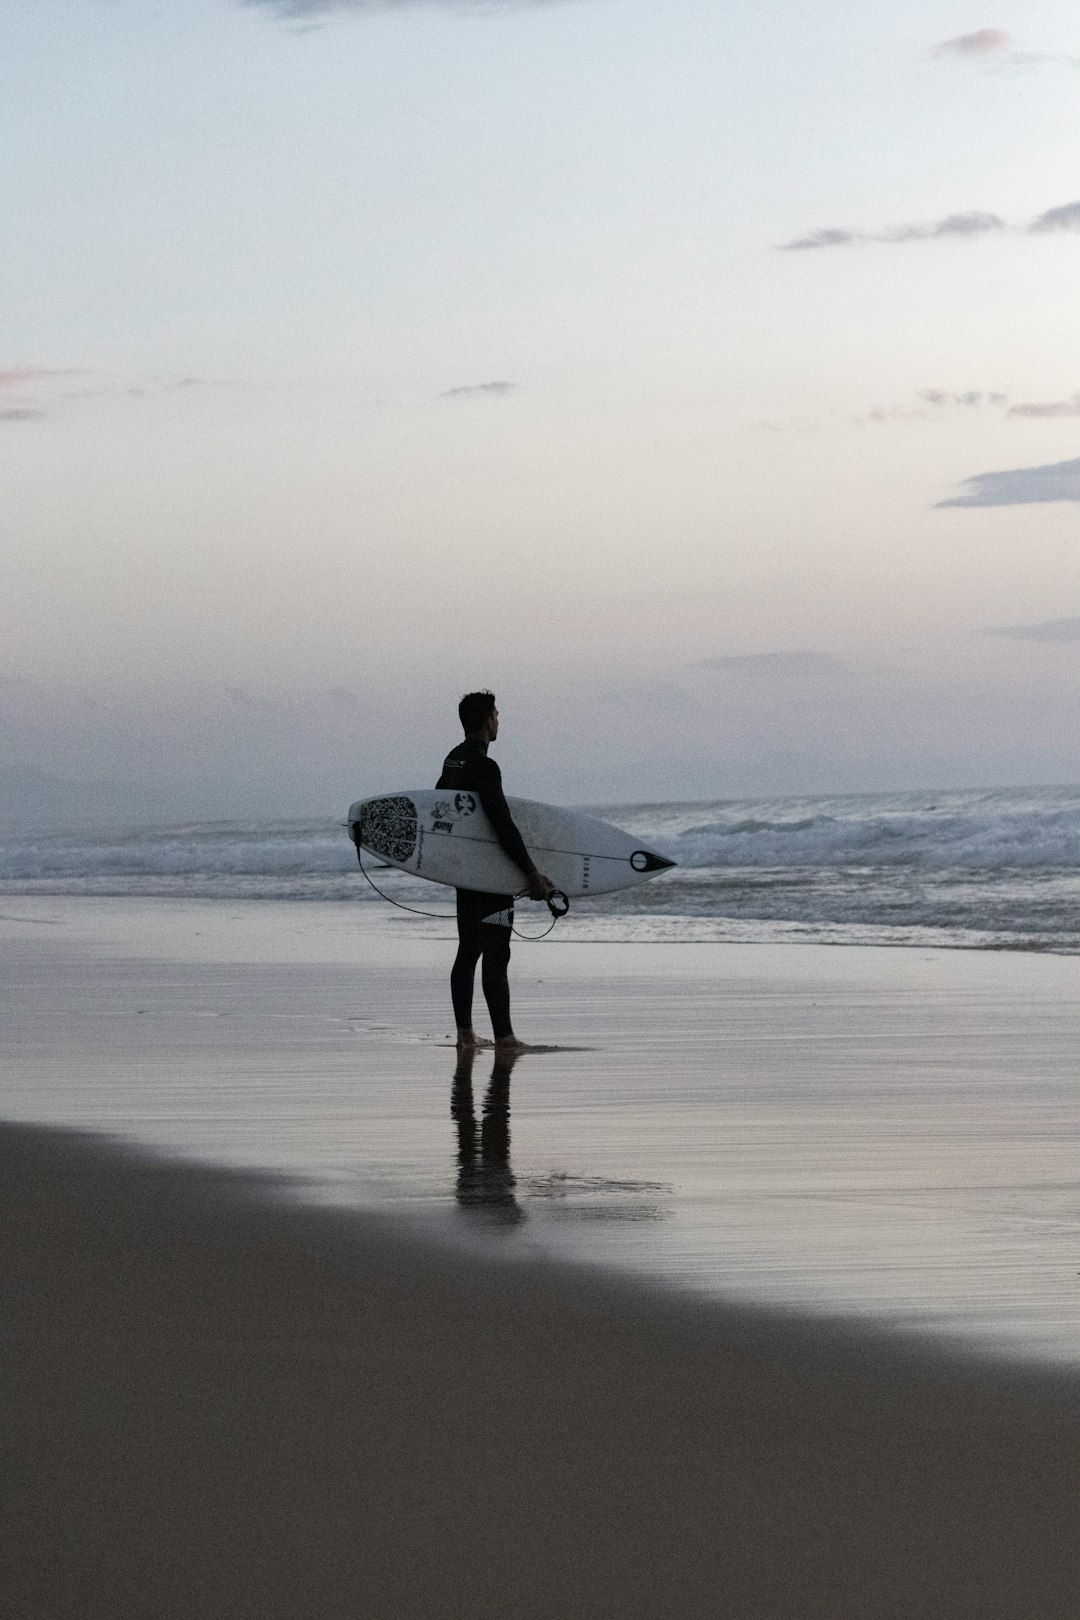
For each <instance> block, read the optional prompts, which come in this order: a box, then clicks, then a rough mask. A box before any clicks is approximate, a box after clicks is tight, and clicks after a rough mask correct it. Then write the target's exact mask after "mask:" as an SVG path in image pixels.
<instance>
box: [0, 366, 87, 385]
mask: <svg viewBox="0 0 1080 1620" xmlns="http://www.w3.org/2000/svg"><path fill="white" fill-rule="evenodd" d="M81 376H85V372H81V371H76V370H73V369H71V368H70V367H64V368H62V369H60V368H53V367H49V366H11V367H9V368H8V370H6V371H0V388H18V387H19V386H20V385H21V384H22V383H28V382H41V381H42V380H43V379H45V378H48V377H81Z"/></svg>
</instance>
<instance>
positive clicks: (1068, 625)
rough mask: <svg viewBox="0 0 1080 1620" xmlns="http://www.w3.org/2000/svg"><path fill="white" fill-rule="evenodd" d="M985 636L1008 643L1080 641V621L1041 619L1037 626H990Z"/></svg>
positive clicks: (985, 631) (984, 632)
mask: <svg viewBox="0 0 1080 1620" xmlns="http://www.w3.org/2000/svg"><path fill="white" fill-rule="evenodd" d="M982 634H983V635H984V636H1002V637H1004V639H1005V640H1007V641H1080V619H1040V620H1039V621H1038V622H1037V623H1036V624H988V625H987V626H986V627H985V629H984V630H983V631H982Z"/></svg>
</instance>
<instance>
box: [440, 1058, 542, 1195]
mask: <svg viewBox="0 0 1080 1620" xmlns="http://www.w3.org/2000/svg"><path fill="white" fill-rule="evenodd" d="M476 1055H477V1054H476V1048H475V1047H465V1048H463V1049H461V1050H460V1051H459V1053H458V1060H457V1066H456V1068H455V1069H454V1089H453V1092H452V1093H451V1098H450V1113H451V1115H452V1117H453V1119H454V1122H455V1124H456V1125H457V1139H458V1154H457V1157H458V1178H457V1201H458V1203H459V1204H460V1205H461V1206H462V1208H463V1209H473V1210H475V1209H479V1210H483V1211H485V1212H486V1213H487V1214H489V1215H490V1216H491V1217H492V1218H493V1219H494V1220H495V1221H496V1222H497V1223H498V1224H499V1225H508V1226H509V1225H516V1224H517V1223H518V1222H519V1221H523V1220H524V1219H525V1211H524V1210H523V1209H522V1208H521V1206H520V1204H519V1203H518V1201H517V1198H516V1197H515V1195H514V1187H515V1185H516V1184H515V1181H514V1174H513V1171H512V1170H511V1169H510V1071H511V1070H512V1069H513V1067H514V1064H515V1063H516V1062H517V1058H518V1054H517V1053H516V1052H496V1053H495V1063H494V1067H493V1068H492V1071H491V1079H490V1081H489V1082H488V1088H487V1092H486V1094H485V1096H484V1106H483V1112H482V1115H481V1120H480V1131H479V1135H480V1144H479V1147H480V1151H479V1154H477V1141H476V1138H477V1126H476V1109H475V1106H474V1104H473V1088H472V1071H473V1064H474V1063H475V1062H476Z"/></svg>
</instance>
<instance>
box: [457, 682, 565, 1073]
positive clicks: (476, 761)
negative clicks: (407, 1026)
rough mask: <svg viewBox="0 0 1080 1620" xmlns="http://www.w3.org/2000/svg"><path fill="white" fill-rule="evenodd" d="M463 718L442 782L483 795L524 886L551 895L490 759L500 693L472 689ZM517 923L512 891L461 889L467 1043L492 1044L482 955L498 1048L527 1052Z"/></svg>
mask: <svg viewBox="0 0 1080 1620" xmlns="http://www.w3.org/2000/svg"><path fill="white" fill-rule="evenodd" d="M458 716H459V718H460V720H461V726H462V730H463V731H464V733H465V740H464V742H460V743H458V745H457V747H456V748H453V749H451V751H450V752H449V754H447V756H446V759H445V761H444V762H443V768H442V775H441V776H440V777H439V780H438V781H437V782H436V784H435V786H436V787H437V788H447V789H449V790H450V791H451V792H455V793H475V795H476V797H477V798H478V799H479V800H480V804H481V806H482V808H483V810H484V813H485V815H486V816H487V818H488V820H489V821H490V822H491V825H492V827H493V828H494V831H495V836H496V837H497V838H498V840H499V843H500V844H501V845H502V847H503V849H504V850H505V851H506V853H507V855H509V857H510V859H511V860H512V861H513V862H514V864H515V865H516V866H519V867H520V868H521V874H522V878H523V887H524V888H525V889H526V891H527V892H528V894H529V896H530V898H531V899H533V900H546V899H547V898H548V896H549V895H550V894H553V893H554V892H555V890H554V885H553V884H552V882H551V881H550V879H549V878H546V877H545V876H544V874H543V873H542V872H538V871H537V870H536V867H535V866H534V865H533V863H532V860H531V858H530V856H529V852H528V850H527V849H526V848H525V843H524V840H523V839H522V836H521V834H520V833H519V832H518V830H517V828H516V827H515V825H514V818H513V816H512V815H511V814H510V808H509V806H508V805H507V802H506V798H505V796H504V794H503V789H502V772H501V771H500V770H499V767H498V765H496V763H495V761H494V760H493V759H489V758H488V744H489V743H493V742H494V741H495V739H496V737H497V736H498V735H499V711H498V709H497V708H496V707H495V697H494V694H493V693H491V692H467V693H466V694H465V696H464V697H463V698H462V700H461V702H460V703H459V704H458ZM513 925H514V896H513V895H512V894H484V893H482V892H481V891H479V890H477V889H458V891H457V926H458V953H457V957H456V959H455V961H454V966H453V969H452V971H451V974H450V995H451V998H452V1000H453V1003H454V1021H455V1022H456V1024H457V1043H458V1046H459V1047H462V1048H467V1047H477V1046H481V1045H483V1044H485V1043H484V1042H482V1041H481V1040H480V1038H479V1036H478V1035H477V1034H476V1032H475V1030H474V1029H473V1024H472V1002H473V981H474V979H475V976H476V964H477V962H480V961H482V966H481V969H480V982H481V984H482V985H483V988H484V999H485V1001H486V1002H487V1005H488V1011H489V1012H490V1014H491V1027H492V1031H493V1033H494V1036H495V1045H496V1048H498V1049H499V1050H500V1051H503V1052H521V1051H524V1050H525V1047H524V1043H523V1042H521V1041H519V1040H518V1038H517V1036H516V1035H515V1034H514V1030H513V1026H512V1025H511V1023H510V985H509V982H508V980H507V976H506V970H507V968H508V966H509V964H510V930H511V929H512V927H513Z"/></svg>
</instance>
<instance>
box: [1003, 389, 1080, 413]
mask: <svg viewBox="0 0 1080 1620" xmlns="http://www.w3.org/2000/svg"><path fill="white" fill-rule="evenodd" d="M1008 414H1009V415H1010V416H1034V417H1050V418H1052V417H1055V416H1080V394H1073V396H1072V398H1071V399H1048V400H1032V401H1030V402H1029V403H1027V404H1022V405H1010V406H1009V411H1008Z"/></svg>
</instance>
